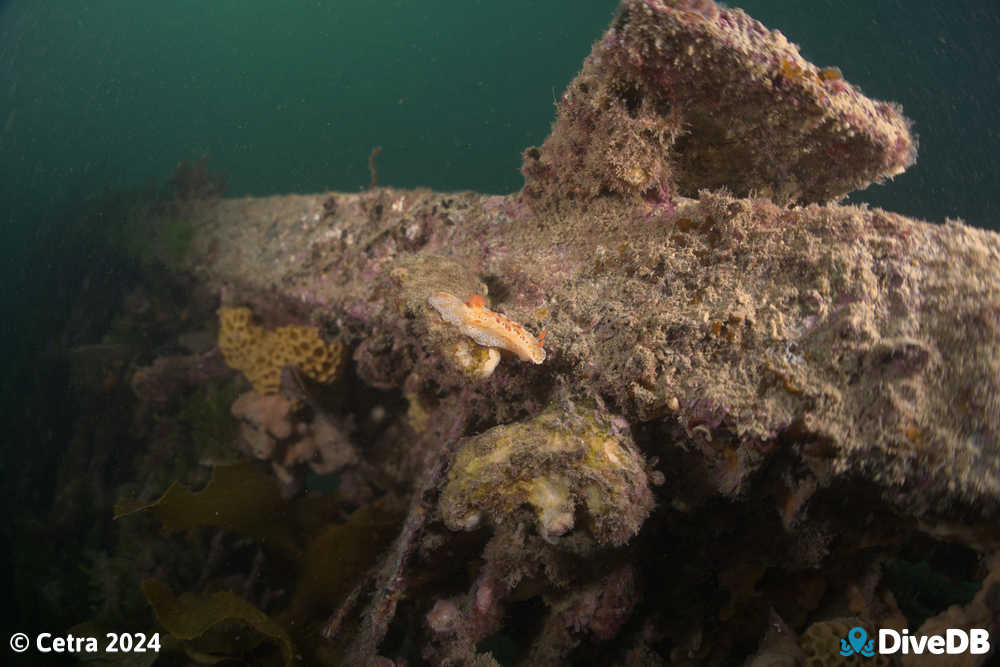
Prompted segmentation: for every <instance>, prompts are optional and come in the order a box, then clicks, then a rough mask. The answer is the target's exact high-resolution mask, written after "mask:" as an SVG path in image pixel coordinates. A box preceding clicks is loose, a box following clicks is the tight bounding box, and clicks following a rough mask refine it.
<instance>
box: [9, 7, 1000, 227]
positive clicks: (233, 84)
mask: <svg viewBox="0 0 1000 667" xmlns="http://www.w3.org/2000/svg"><path fill="white" fill-rule="evenodd" d="M615 5H616V3H615V2H613V1H612V0H602V1H600V2H597V1H591V2H579V1H576V2H566V1H563V2H551V1H550V2H531V1H527V0H514V1H510V2H502V3H501V2H456V1H451V2H445V1H442V0H437V1H427V2H403V1H397V2H370V3H368V2H366V3H344V2H304V1H299V2H286V3H273V2H259V1H256V0H218V1H214V2H210V3H205V2H199V1H195V0H175V1H171V2H157V3H154V2H134V1H129V0H89V1H85V2H75V3H65V2H51V1H49V0H14V1H11V2H7V3H6V4H5V5H3V6H2V8H0V91H2V93H0V95H2V97H0V100H2V102H0V105H2V106H0V124H2V125H0V127H2V132H0V165H2V172H3V174H4V178H3V179H2V183H0V200H2V201H3V204H4V210H5V211H6V214H7V220H5V227H6V229H7V230H8V231H11V225H12V226H13V227H16V228H21V227H24V226H28V227H30V226H32V225H34V224H35V223H36V222H37V219H38V217H39V214H40V213H43V212H46V209H47V208H48V205H49V204H51V203H52V202H53V201H67V200H74V199H79V198H86V197H88V196H93V194H94V193H95V192H100V191H101V190H102V189H103V188H104V187H105V186H110V187H116V186H122V185H135V184H143V183H147V182H149V181H151V180H152V181H162V180H163V179H164V178H166V176H167V175H168V174H169V173H170V171H171V169H172V168H173V167H174V166H175V165H176V163H177V162H178V161H180V160H182V159H186V158H191V157H197V156H200V155H203V154H206V155H208V156H209V159H210V161H211V164H212V165H213V166H214V167H215V168H217V169H218V170H220V171H221V172H223V173H225V174H227V176H228V177H229V183H230V194H233V195H244V194H269V193H284V192H311V191H317V190H323V189H329V188H335V189H341V190H356V189H358V188H360V187H362V186H364V185H366V184H367V182H368V170H367V156H368V154H369V151H370V150H371V149H372V147H374V146H376V145H381V146H383V152H382V156H381V158H380V161H379V169H380V178H381V181H382V182H383V183H390V184H393V185H398V186H407V187H409V186H418V185H424V186H429V187H433V188H436V189H444V190H456V189H474V190H481V191H487V192H509V191H512V190H516V189H517V188H519V187H520V184H521V178H520V175H519V173H518V167H519V164H520V159H519V153H520V151H521V150H522V149H523V148H524V147H525V146H527V145H530V144H535V143H538V142H540V141H541V140H542V139H543V138H544V136H545V134H546V133H547V131H548V127H549V123H550V122H551V118H552V113H553V108H552V100H553V98H554V97H555V96H557V95H558V94H559V93H560V91H561V90H562V89H563V88H564V86H565V85H566V83H567V82H568V81H569V79H570V78H571V77H572V76H573V74H574V73H575V72H576V70H577V68H578V66H579V63H580V61H581V60H582V58H583V57H584V56H585V55H586V53H587V52H588V50H589V47H590V43H591V41H592V40H594V39H596V38H597V36H598V35H599V34H600V33H601V31H602V30H603V29H604V28H605V27H606V26H607V24H608V22H609V20H610V18H611V16H612V14H613V12H614V9H615ZM743 6H744V8H746V9H747V11H748V12H750V13H751V14H752V15H753V16H755V17H757V18H759V19H761V20H762V21H764V22H765V24H767V25H768V26H770V27H773V28H778V29H781V30H783V31H784V32H785V33H786V34H787V35H789V36H790V38H791V39H792V40H793V41H795V42H797V43H798V44H800V45H801V47H802V50H803V52H804V54H805V56H806V57H807V58H810V59H812V60H814V61H815V62H817V63H818V64H820V65H832V64H836V65H839V66H840V67H841V69H842V70H843V72H844V75H845V76H846V77H847V78H848V80H850V81H852V82H855V83H857V84H859V85H860V86H861V87H862V89H863V90H865V92H866V93H868V94H870V95H872V96H874V97H877V98H881V99H890V100H895V101H898V102H900V103H902V104H903V106H904V108H905V110H906V112H907V115H908V116H910V117H911V118H913V119H914V121H915V124H916V125H915V127H916V131H917V133H918V134H919V136H920V156H919V162H918V165H917V166H916V167H915V168H913V169H912V170H911V171H910V172H909V173H907V174H905V175H904V176H902V177H900V178H898V179H897V180H896V182H894V183H893V184H892V185H891V186H889V187H881V188H879V187H875V188H870V189H869V190H868V191H866V192H865V193H864V194H863V195H861V196H858V197H856V199H858V200H862V199H863V200H869V201H872V202H873V203H876V204H878V205H883V206H887V207H891V208H893V209H895V210H899V211H901V212H903V213H906V214H908V215H914V216H920V217H925V218H927V219H930V220H942V219H943V218H944V217H946V216H952V217H955V216H961V217H964V218H965V219H967V220H968V221H969V222H971V223H972V224H976V225H979V226H985V227H993V226H995V223H996V220H997V217H998V216H997V215H996V204H995V200H996V197H995V193H997V192H1000V175H998V174H1000V170H998V169H997V164H998V160H997V157H996V156H997V153H998V149H1000V138H998V136H997V132H996V126H997V121H998V120H1000V114H998V112H997V104H998V102H1000V99H998V97H1000V96H998V88H1000V85H998V80H997V75H996V72H997V71H998V65H1000V59H998V50H997V47H996V46H992V45H990V42H991V41H992V40H993V39H994V38H995V37H996V35H998V34H1000V20H998V11H997V4H996V3H995V2H992V1H989V0H962V1H960V2H956V3H948V4H947V5H944V4H942V3H938V2H928V1H924V2H901V1H889V0H879V1H877V2H866V3H851V4H850V9H846V10H845V9H844V5H843V3H839V2H838V3H834V2H832V1H829V0H827V1H824V2H810V3H808V8H806V5H803V4H801V3H785V2H773V0H772V1H764V0H754V1H751V2H746V3H743Z"/></svg>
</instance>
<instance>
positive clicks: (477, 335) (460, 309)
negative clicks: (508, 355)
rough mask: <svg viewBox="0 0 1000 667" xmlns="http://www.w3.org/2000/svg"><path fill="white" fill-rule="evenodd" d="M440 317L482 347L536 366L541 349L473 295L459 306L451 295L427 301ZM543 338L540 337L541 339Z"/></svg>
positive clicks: (439, 294)
mask: <svg viewBox="0 0 1000 667" xmlns="http://www.w3.org/2000/svg"><path fill="white" fill-rule="evenodd" d="M427 302H428V303H430V304H431V305H432V306H433V307H434V309H435V310H437V311H438V312H439V313H441V317H442V318H443V319H444V321H445V322H447V323H449V324H454V325H455V326H456V327H458V330H459V331H461V332H462V333H463V334H465V335H466V336H468V337H469V338H471V339H472V340H474V341H476V343H478V344H479V345H483V346H485V347H499V348H501V349H504V350H507V351H509V352H513V353H514V354H516V355H517V356H518V358H520V359H521V360H522V361H531V362H533V363H536V364H540V363H542V362H543V361H545V348H543V347H542V343H541V341H540V340H538V339H537V338H535V337H534V336H532V335H531V333H529V332H528V330H527V329H525V328H524V327H522V326H521V325H520V324H518V323H517V322H514V321H513V320H511V319H510V318H508V317H506V316H504V315H501V314H500V313H495V312H493V311H492V310H490V309H489V308H487V307H486V300H485V299H484V298H483V297H482V296H480V295H476V296H474V297H472V298H471V299H469V300H468V301H466V302H465V303H463V302H462V300H461V299H459V298H458V297H457V296H455V295H454V294H448V293H447V292H435V293H434V294H431V295H430V297H429V298H428V299H427ZM544 337H545V334H544V332H543V333H542V339H544Z"/></svg>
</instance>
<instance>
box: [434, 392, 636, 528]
mask: <svg viewBox="0 0 1000 667" xmlns="http://www.w3.org/2000/svg"><path fill="white" fill-rule="evenodd" d="M652 507H653V496H652V493H651V491H650V486H649V479H648V477H647V475H646V470H645V463H644V461H643V459H642V456H641V455H640V454H639V452H638V451H637V450H636V448H635V445H634V444H633V442H632V438H631V436H630V435H629V433H628V430H627V429H626V428H623V427H622V425H620V424H618V423H616V421H615V420H614V418H613V417H610V416H609V415H607V414H605V413H602V412H601V411H599V410H596V409H593V408H588V407H583V406H580V405H574V404H572V403H569V402H566V403H564V404H562V405H558V406H553V407H550V408H549V409H547V410H546V411H544V412H543V413H541V414H540V415H538V416H537V417H535V418H534V419H531V420H529V421H526V422H522V423H518V424H509V425H506V426H498V427H496V428H493V429H490V430H489V431H486V432H485V433H482V434H480V435H478V436H475V437H473V438H469V439H468V440H466V441H465V442H464V443H463V444H462V445H461V448H460V449H459V452H458V454H457V456H456V457H455V461H454V464H453V465H452V468H451V471H450V473H449V475H448V479H447V482H446V484H445V487H444V491H443V493H442V494H441V501H440V509H441V514H442V516H443V518H444V521H445V524H447V526H448V527H449V528H451V529H452V530H462V529H466V530H468V529H472V528H475V527H477V526H479V524H480V523H481V521H482V519H483V518H484V517H485V518H486V519H488V520H489V521H490V522H493V523H503V522H507V521H518V520H520V519H521V518H523V517H524V516H525V514H526V513H525V512H524V511H523V510H525V509H526V510H528V511H529V512H530V514H531V515H532V516H533V517H534V522H535V525H536V527H537V529H538V532H539V533H540V534H541V535H542V536H543V537H545V538H546V539H548V540H553V539H554V538H556V537H559V536H560V535H564V534H566V533H567V532H569V531H570V530H571V529H573V528H574V527H576V524H577V523H578V520H579V519H580V518H581V517H583V516H585V517H586V528H587V530H588V531H589V532H590V533H591V534H592V535H593V537H594V538H595V539H596V540H597V542H599V543H600V544H602V545H607V544H614V545H621V544H624V543H626V542H628V540H629V539H630V538H631V537H632V536H633V535H635V534H636V533H637V532H638V531H639V527H640V526H641V525H642V522H643V521H644V520H645V519H646V517H647V516H648V515H649V512H650V510H651V509H652Z"/></svg>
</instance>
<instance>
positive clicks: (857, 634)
mask: <svg viewBox="0 0 1000 667" xmlns="http://www.w3.org/2000/svg"><path fill="white" fill-rule="evenodd" d="M866 639H868V633H867V632H865V629H864V628H862V627H861V626H860V625H856V626H854V627H853V628H851V629H850V630H849V631H848V633H847V640H848V641H849V642H851V647H852V648H853V649H854V652H855V653H861V649H863V648H864V647H865V640H866Z"/></svg>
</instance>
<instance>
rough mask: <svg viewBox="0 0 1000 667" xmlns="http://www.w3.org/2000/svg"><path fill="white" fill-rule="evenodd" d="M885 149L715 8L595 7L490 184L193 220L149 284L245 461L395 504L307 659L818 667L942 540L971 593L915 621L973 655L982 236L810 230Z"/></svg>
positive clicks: (898, 153) (888, 111) (861, 120)
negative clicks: (517, 158) (208, 374)
mask: <svg viewBox="0 0 1000 667" xmlns="http://www.w3.org/2000/svg"><path fill="white" fill-rule="evenodd" d="M928 131H933V130H932V129H929V130H928ZM915 154H916V146H915V140H914V139H913V137H912V135H911V133H910V131H909V123H908V121H907V120H906V119H905V118H904V117H903V115H902V113H901V110H900V109H899V108H898V107H897V106H894V105H892V104H890V103H885V102H877V101H873V100H870V99H868V98H866V97H864V96H863V95H861V94H860V92H858V90H857V89H856V88H855V87H854V86H852V85H851V84H850V83H848V82H847V81H845V80H844V79H843V78H842V77H841V76H840V73H839V71H837V70H836V68H832V67H828V68H822V69H821V68H818V67H816V66H814V65H813V64H811V63H808V62H806V61H805V60H803V58H802V57H801V56H800V55H799V53H798V50H797V48H796V47H795V45H794V44H791V43H790V42H788V41H787V39H786V38H785V37H784V36H783V35H781V34H780V33H778V32H775V31H771V30H768V29H767V28H765V27H764V26H762V25H761V24H760V23H759V22H757V21H755V20H753V19H752V18H750V17H749V16H747V15H746V14H745V13H743V12H742V11H740V10H736V9H722V8H720V7H717V6H715V5H714V4H712V3H711V2H710V1H708V0H705V1H694V0H687V1H675V2H669V1H667V0H624V1H623V2H622V5H621V8H620V10H619V12H618V14H617V17H616V18H615V19H614V21H613V23H612V25H611V26H610V27H609V29H608V30H607V32H606V33H605V34H604V36H603V37H601V39H600V40H598V41H597V42H596V43H595V45H594V47H593V51H592V52H591V54H590V56H589V57H588V58H587V59H586V61H585V62H584V64H583V68H582V71H581V72H580V74H579V75H578V76H577V77H576V78H575V79H574V80H573V81H572V82H571V84H570V85H569V87H568V88H567V90H566V92H565V93H564V94H563V95H562V98H561V100H560V102H559V104H558V113H557V117H556V120H555V123H554V125H553V128H552V132H551V134H550V136H549V137H548V138H547V139H546V140H545V142H544V143H543V144H542V145H541V146H539V147H532V148H528V149H527V150H525V152H524V165H523V172H524V176H525V186H524V189H523V190H522V191H520V192H517V193H514V194H511V195H508V196H488V195H481V194H476V193H469V192H462V193H438V192H431V191H428V190H400V189H396V188H392V187H376V188H372V189H371V190H369V191H366V192H362V193H356V194H344V193H324V194H317V195H297V196H281V197H269V198H246V199H230V200H216V201H212V202H206V203H204V204H203V205H201V206H200V207H198V208H197V209H196V211H195V212H194V213H193V215H192V218H191V222H192V224H193V226H194V228H195V235H194V238H193V241H192V245H191V248H190V249H189V251H188V252H187V253H186V255H185V256H184V258H183V261H182V262H181V266H180V267H179V270H181V271H185V272H190V273H191V274H193V275H195V276H197V278H198V280H199V282H200V283H201V284H202V285H204V286H205V287H206V288H207V289H209V290H210V291H212V292H213V293H217V294H220V295H221V307H222V311H221V313H222V314H223V327H224V329H225V331H224V334H225V337H224V339H220V344H223V345H226V346H227V349H228V350H230V351H227V352H226V359H227V360H230V356H231V351H232V350H238V352H239V354H240V355H241V356H240V358H241V359H242V360H243V361H242V362H241V363H243V364H244V368H243V369H242V370H244V372H247V371H246V368H249V367H252V368H253V369H255V370H254V371H253V372H254V373H255V374H256V375H255V376H254V377H259V378H266V381H264V380H260V381H258V380H256V379H253V378H251V379H253V382H254V384H253V386H254V388H255V389H256V391H255V392H254V393H253V394H249V395H248V396H246V397H243V398H241V399H240V400H239V401H238V403H239V405H238V406H236V407H235V408H234V414H236V415H237V416H238V417H239V419H241V420H242V424H243V431H242V433H243V436H242V440H243V442H244V446H243V449H244V451H245V453H246V456H247V457H249V458H251V459H262V460H266V461H270V462H272V463H273V464H274V468H275V471H276V472H277V473H278V478H279V479H280V480H281V483H282V484H283V485H284V489H285V494H286V497H287V496H289V495H294V494H295V493H296V492H297V491H298V487H297V484H298V483H300V482H301V478H302V475H303V473H304V471H306V470H307V468H308V466H312V467H313V470H315V471H317V472H320V473H322V474H333V475H339V476H340V477H339V479H340V482H339V483H340V485H341V486H340V492H341V493H343V494H346V495H350V494H353V496H352V497H354V498H356V499H357V503H356V504H357V505H358V506H362V507H364V506H365V505H366V504H368V503H375V502H385V503H388V504H390V505H393V506H394V508H395V511H396V515H395V516H397V522H396V523H394V524H392V525H391V527H390V529H389V535H390V537H391V541H389V542H388V546H386V547H385V549H384V550H383V551H381V552H380V553H379V555H378V557H377V558H374V559H372V560H371V562H370V563H368V566H370V569H366V570H365V572H366V574H365V575H364V576H360V577H358V578H357V579H356V581H354V582H352V585H351V586H349V587H347V588H344V589H342V590H339V594H338V595H337V596H336V597H331V598H330V599H325V600H319V601H316V600H313V601H312V603H311V606H309V609H310V612H311V613H312V619H313V625H311V626H309V627H308V631H309V632H310V633H312V634H313V635H316V636H321V635H322V636H325V637H326V638H327V639H324V640H323V641H327V642H330V643H331V645H333V644H336V645H337V646H339V648H338V649H337V651H339V653H337V655H338V656H339V657H338V659H342V660H343V661H344V664H352V665H360V664H372V665H374V664H390V662H391V660H392V659H393V657H395V656H399V655H403V654H404V651H403V650H402V649H400V648H399V647H400V645H401V643H402V644H406V645H407V646H408V647H409V649H408V650H409V654H408V657H407V660H408V661H409V662H408V664H414V663H419V662H420V661H426V662H428V663H430V664H450V665H480V666H486V665H494V664H500V663H501V662H502V663H504V664H523V665H543V664H552V665H556V664H569V663H570V662H572V664H621V665H626V664H627V665H694V664H719V665H721V664H735V663H738V662H740V661H742V660H747V661H748V663H749V664H755V665H763V664H769V665H777V664H781V665H786V664H787V665H792V664H836V661H837V660H838V659H841V658H839V649H840V644H839V639H840V638H843V636H844V632H846V629H847V628H850V627H853V626H863V627H866V628H868V629H869V632H872V631H874V629H875V628H878V627H895V628H902V627H906V624H907V618H906V617H905V616H904V615H903V613H902V612H901V609H900V601H899V600H897V599H896V597H895V596H894V595H893V593H892V592H891V590H890V588H889V587H888V586H887V584H886V581H885V577H884V576H883V573H884V570H885V567H884V566H885V564H886V563H887V562H889V561H890V560H891V559H893V558H895V557H897V556H900V555H901V554H912V550H913V549H918V550H920V549H923V550H925V551H926V552H927V553H930V552H931V551H932V550H935V549H952V548H954V549H959V550H961V552H962V553H965V554H975V555H976V556H977V557H978V558H979V563H980V564H979V566H978V567H979V568H980V572H981V576H980V579H985V581H986V583H984V589H983V590H982V591H981V592H980V595H979V597H977V598H976V599H975V600H973V601H971V602H969V603H968V604H967V605H966V606H964V607H954V608H953V609H951V610H950V611H948V612H947V614H949V616H948V622H949V623H951V624H953V625H957V626H961V625H962V624H963V623H967V624H976V625H978V626H979V627H987V628H989V629H990V630H996V629H998V625H997V623H998V621H1000V616H998V614H1000V609H998V608H997V607H996V600H997V596H996V586H997V584H996V576H997V575H996V569H995V561H990V560H989V558H990V557H991V556H992V554H994V553H995V552H996V550H997V548H998V547H1000V541H998V540H1000V531H998V530H997V524H996V510H997V506H998V500H1000V439H998V438H1000V237H998V236H997V235H996V234H994V233H990V232H986V231H981V230H977V229H972V228H970V227H968V226H965V225H964V224H962V223H960V222H947V223H945V224H930V223H928V222H924V221H919V220H912V219H908V218H905V217H903V216H900V215H896V214H894V213H891V212H888V211H883V210H879V209H870V208H867V207H864V206H861V207H858V206H843V205H839V204H837V203H835V202H836V200H838V199H840V198H842V197H843V196H844V195H846V194H847V193H849V192H851V191H852V190H856V189H858V188H863V187H865V186H867V185H868V184H870V183H872V182H877V181H882V180H885V179H887V178H891V177H892V176H894V175H897V174H899V173H901V172H902V171H903V170H904V169H905V168H906V167H907V166H908V165H910V164H911V163H912V162H913V161H914V159H915ZM435 295H444V296H439V297H435ZM237 309H239V310H237ZM246 309H249V310H246ZM250 313H252V314H253V315H252V317H253V319H254V320H255V322H256V324H252V323H251V321H250V315H249V314H250ZM237 314H238V315H239V317H238V318H237V316H236V315H237ZM237 319H238V320H239V322H238V324H239V327H242V328H241V329H239V330H238V331H235V329H234V327H235V328H238V327H236V325H235V324H233V323H234V322H236V320H237ZM234 331H235V333H234ZM543 331H544V335H543V333H542V332H543ZM248 332H249V333H248ZM268 332H271V333H268ZM276 332H285V333H280V334H279V333H276ZM293 333H294V334H295V335H294V336H293V335H292V334H293ZM279 338H280V339H281V340H282V341H286V339H287V341H286V342H283V343H281V344H280V345H279V344H278V343H277V342H275V341H277V340H278V339H279ZM282 346H284V347H282ZM519 346H520V347H519ZM535 346H538V347H535ZM312 355H316V358H313V356H312ZM320 357H322V358H320ZM533 361H534V362H535V363H532V362H533ZM313 367H315V368H319V369H325V370H322V372H320V371H310V370H309V368H313ZM151 374H152V375H155V373H152V372H151V371H150V370H149V369H147V370H146V371H145V375H144V376H143V377H144V380H145V381H146V382H147V383H150V382H152V380H150V375H151ZM324 383H325V384H324ZM154 384H155V383H154ZM249 388H250V387H249V385H247V389H249ZM141 393H142V392H141V391H140V394H141ZM345 395H349V396H353V397H354V398H355V400H347V399H346V398H345ZM358 397H360V399H358ZM360 422H364V424H365V425H364V427H363V428H362V427H360V426H359V423H360ZM297 480H298V481H297ZM379 498H381V500H377V499H379ZM358 511H362V510H358ZM344 539H347V538H346V537H345V538H344ZM991 563H992V565H991ZM337 566H338V565H337V564H336V563H331V564H330V565H329V567H331V568H334V567H337ZM991 567H993V568H994V569H992V571H991V570H990V568H991ZM988 571H991V574H989V577H988V578H987V576H986V573H987V572H988ZM987 584H988V587H989V591H987V590H986V588H985V586H986V585H987ZM298 586H309V581H308V580H303V581H300V582H299V583H298ZM147 596H150V591H149V590H147ZM265 611H268V613H271V610H265ZM926 623H927V624H929V625H928V627H938V625H940V623H939V622H938V619H935V618H933V617H932V618H930V619H928V620H927V621H926ZM838 624H839V625H838ZM841 626H843V627H842V628H841ZM301 631H304V630H302V629H301V628H300V629H299V630H297V632H301ZM910 631H911V632H917V628H916V627H912V628H910ZM269 636H271V637H272V638H273V637H274V636H275V635H273V634H272V635H269ZM404 636H405V641H403V640H401V639H400V637H404ZM504 641H506V642H508V644H511V643H512V644H513V645H514V648H513V649H511V648H510V647H509V645H508V649H507V650H506V653H507V654H506V656H504V653H505V649H504V648H503V647H502V646H501V644H503V643H504ZM282 650H284V651H286V652H285V655H286V656H287V655H290V653H289V652H288V651H287V650H286V649H285V648H283V649H282ZM298 650H302V649H298ZM969 658H970V660H973V659H975V658H982V656H969ZM311 659H315V658H311ZM906 659H908V660H917V656H909V657H908V658H906ZM906 664H911V663H906ZM912 664H917V663H916V662H913V663H912ZM967 664H974V662H969V663H967Z"/></svg>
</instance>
